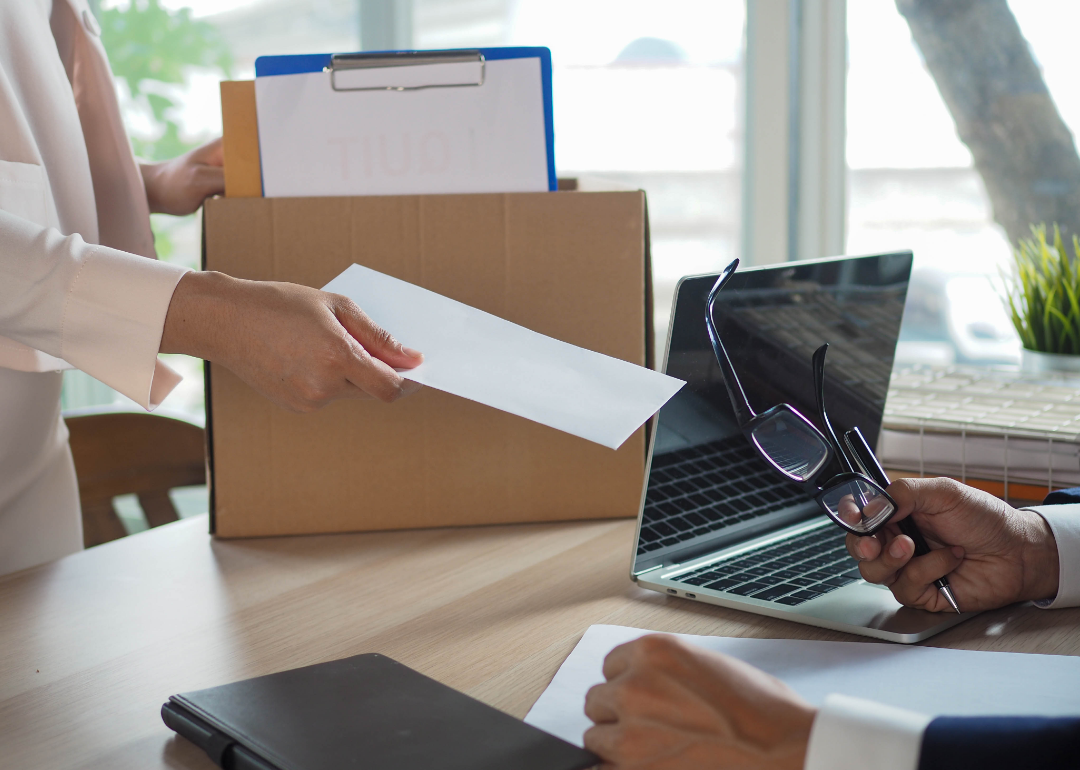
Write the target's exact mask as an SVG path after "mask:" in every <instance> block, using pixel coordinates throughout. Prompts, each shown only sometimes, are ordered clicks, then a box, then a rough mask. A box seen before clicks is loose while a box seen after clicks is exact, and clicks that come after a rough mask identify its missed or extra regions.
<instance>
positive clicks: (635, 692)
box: [585, 635, 816, 770]
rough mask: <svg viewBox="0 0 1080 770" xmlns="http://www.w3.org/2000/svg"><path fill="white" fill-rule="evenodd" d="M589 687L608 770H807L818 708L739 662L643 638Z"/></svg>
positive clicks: (590, 735) (589, 711)
mask: <svg viewBox="0 0 1080 770" xmlns="http://www.w3.org/2000/svg"><path fill="white" fill-rule="evenodd" d="M604 676H605V677H606V678H607V682H606V683H605V684H599V685H596V686H595V687H593V688H592V689H591V690H589V693H588V695H587V696H586V698H585V715H586V716H588V717H589V719H591V720H592V721H593V722H595V723H596V724H595V725H594V726H593V727H591V728H589V730H588V731H587V732H586V733H585V748H587V749H589V750H590V751H592V752H593V753H595V754H597V755H598V756H600V757H601V758H602V759H603V760H604V764H603V765H602V766H601V767H603V768H605V769H606V770H682V769H683V768H714V767H715V768H728V767H731V768H744V769H745V770H750V768H756V769H758V770H780V769H781V768H783V769H784V770H801V769H802V767H803V764H804V762H805V758H806V746H807V743H808V741H809V740H810V727H811V725H813V722H814V716H815V715H816V711H815V710H814V708H813V707H812V706H810V705H809V704H808V703H806V702H805V701H803V700H802V698H800V697H799V696H798V695H796V694H795V693H794V692H793V691H792V690H791V689H790V688H788V686H787V685H785V684H784V683H783V682H781V681H780V680H779V679H776V678H774V677H772V676H769V675H768V674H766V673H764V672H763V671H759V670H758V669H756V668H754V667H753V666H750V665H748V664H746V663H743V662H742V661H739V660H736V659H734V658H730V657H727V656H725V655H720V654H719V653H714V652H709V651H707V650H703V649H700V648H696V647H692V646H690V645H687V644H683V643H682V642H681V641H679V640H678V639H677V638H675V637H673V636H664V635H650V636H644V637H642V638H641V639H637V640H635V641H633V642H630V643H628V644H624V645H621V646H619V647H616V648H615V649H614V650H612V651H611V653H610V654H609V655H608V656H607V659H606V660H605V661H604Z"/></svg>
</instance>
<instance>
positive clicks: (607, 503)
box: [204, 192, 648, 537]
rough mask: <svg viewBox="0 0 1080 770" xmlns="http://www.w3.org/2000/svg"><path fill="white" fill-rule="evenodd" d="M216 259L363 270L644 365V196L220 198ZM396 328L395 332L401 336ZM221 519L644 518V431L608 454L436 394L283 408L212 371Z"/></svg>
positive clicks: (272, 531)
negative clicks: (302, 409)
mask: <svg viewBox="0 0 1080 770" xmlns="http://www.w3.org/2000/svg"><path fill="white" fill-rule="evenodd" d="M204 223H205V225H204V226H205V266H206V268H207V269H210V270H220V271H222V272H225V273H228V274H230V275H233V276H236V277H238V278H248V279H253V280H277V281H292V282H295V283H300V284H304V285H307V286H324V285H326V284H327V283H328V282H329V281H330V280H331V279H332V278H334V277H335V276H337V275H338V274H339V273H341V272H342V271H343V270H345V269H346V268H348V267H349V266H350V265H352V264H353V263H357V264H360V265H364V266H366V267H369V268H371V269H373V270H378V271H379V272H381V273H385V274H387V275H391V276H394V277H395V278H399V279H401V280H403V281H408V282H409V283H413V284H416V285H418V286H422V287H424V288H426V289H429V290H431V291H433V292H436V293H438V294H442V295H444V296H446V297H450V298H451V299H454V300H457V301H459V302H462V303H464V304H466V305H470V306H472V307H475V308H478V309H480V310H483V311H485V312H487V313H491V314H493V315H496V316H499V317H500V318H504V319H506V320H508V321H511V322H512V323H515V324H519V325H521V326H524V327H526V328H528V329H532V330H534V331H536V332H539V333H541V334H544V335H547V336H550V337H554V338H555V339H558V340H562V341H564V342H568V343H570V344H573V345H577V346H579V347H583V348H586V349H588V350H593V351H597V352H599V353H603V354H604V355H607V356H612V357H614V358H619V359H622V360H623V361H628V362H630V363H633V364H638V365H643V364H645V351H646V330H647V328H648V324H647V315H646V308H647V301H646V294H647V283H646V275H647V266H646V263H645V253H646V240H645V233H646V221H645V199H644V194H643V193H641V192H613V193H607V192H604V193H577V192H559V193H514V194H483V195H433V196H384V197H356V198H276V199H274V198H236V199H229V198H226V199H221V198H219V199H213V200H210V201H208V202H207V205H206V209H205V218H204ZM390 331H393V329H391V330H390ZM208 378H209V390H208V396H207V427H208V431H209V442H210V453H209V456H210V470H211V473H210V477H211V512H212V518H211V521H212V526H213V528H214V531H215V532H216V534H218V535H219V536H223V537H253V536H263V535H286V534H303V533H316V532H347V531H363V530H378V529H400V528H413V527H433V526H448V525H466V524H496V523H509V522H525V521H552V520H563V521H565V520H571V519H584V518H613V517H630V516H634V515H636V514H637V511H638V504H639V502H640V499H641V488H642V482H643V475H644V468H645V430H644V428H640V429H638V430H636V431H635V432H634V433H633V435H632V436H631V437H630V438H629V439H628V440H627V441H626V442H625V443H624V444H623V445H622V446H620V447H619V449H618V451H612V450H611V449H608V448H606V447H603V446H600V445H598V444H594V443H591V442H589V441H586V440H584V439H581V438H578V437H575V436H571V435H568V434H566V433H562V432H559V431H557V430H554V429H552V428H550V427H547V426H544V425H539V424H537V423H534V422H530V421H529V420H525V419H522V418H521V417H517V416H514V415H511V414H507V413H504V412H500V411H497V410H495V409H491V408H490V407H488V406H484V405H482V404H478V403H473V402H471V401H468V400H465V399H462V398H458V397H456V396H452V395H448V394H446V393H442V392H440V391H438V390H435V389H433V388H425V389H424V390H422V391H421V392H419V393H417V394H415V395H413V396H410V397H408V398H405V399H402V400H401V401H398V402H397V403H394V404H389V405H387V404H383V403H380V402H376V401H361V400H350V401H339V402H336V403H333V404H331V405H329V406H328V407H326V408H325V409H322V410H320V411H319V412H316V413H313V414H292V413H290V412H286V411H285V410H283V409H280V408H278V407H276V406H274V405H273V404H271V403H270V402H269V401H267V400H266V399H265V398H263V397H262V396H260V395H259V394H257V393H255V392H254V391H253V390H251V389H250V388H248V387H247V386H246V385H244V384H243V383H242V382H240V380H239V379H238V378H237V377H235V376H234V375H233V374H232V373H231V372H229V371H228V370H226V369H223V368H221V367H219V366H212V365H211V366H209V368H208Z"/></svg>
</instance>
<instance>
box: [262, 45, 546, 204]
mask: <svg viewBox="0 0 1080 770" xmlns="http://www.w3.org/2000/svg"><path fill="white" fill-rule="evenodd" d="M473 52H478V53H479V54H481V55H482V56H483V57H484V59H485V60H487V61H498V60H500V59H527V58H538V59H540V80H541V91H542V92H543V96H544V137H545V139H546V142H547V173H548V190H549V191H552V192H554V191H555V190H557V189H558V181H557V179H556V177H555V118H554V114H553V111H552V99H551V50H550V49H548V48H545V47H543V46H530V47H517V48H470V49H450V50H440V51H371V52H367V51H365V52H364V53H363V54H348V55H346V56H355V57H360V56H371V57H386V56H425V55H432V54H436V55H453V54H465V53H473ZM339 56H342V55H341V54H329V53H326V54H321V53H317V54H297V55H292V56H260V57H259V58H257V59H256V60H255V77H257V78H261V77H273V76H274V75H300V74H304V73H308V72H322V71H323V70H329V69H331V68H332V67H333V65H334V61H335V59H336V58H337V57H339Z"/></svg>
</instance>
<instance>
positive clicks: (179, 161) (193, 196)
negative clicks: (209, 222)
mask: <svg viewBox="0 0 1080 770" xmlns="http://www.w3.org/2000/svg"><path fill="white" fill-rule="evenodd" d="M224 166H225V156H224V154H223V153H222V150H221V139H215V140H214V141H212V142H210V143H209V144H204V145H203V146H202V147H197V148H195V149H194V150H192V151H191V152H189V153H187V154H186V155H181V156H180V157H179V158H173V159H172V160H169V161H165V162H164V163H144V164H142V165H140V166H139V170H140V171H142V178H143V184H144V185H145V186H146V202H147V203H149V204H150V211H151V213H154V214H173V215H175V216H178V217H182V216H186V215H187V214H194V213H195V211H196V210H198V208H199V206H201V205H202V202H203V201H204V200H206V199H207V198H209V197H210V196H211V195H219V194H220V193H223V192H224V191H225V169H224Z"/></svg>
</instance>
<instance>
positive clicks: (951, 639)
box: [0, 516, 1080, 770]
mask: <svg viewBox="0 0 1080 770" xmlns="http://www.w3.org/2000/svg"><path fill="white" fill-rule="evenodd" d="M206 530H207V523H206V517H205V516H199V517H195V518H192V519H187V520H184V521H180V522H177V523H175V524H169V525H166V526H164V527H160V528H158V529H154V530H150V531H149V532H145V533H143V534H140V535H136V536H134V537H128V538H124V539H123V540H118V541H115V542H113V543H109V544H107V545H103V546H99V547H97V548H94V549H91V550H89V551H85V552H83V553H79V554H76V555H74V556H70V557H68V558H66V559H62V560H60V561H59V562H56V563H54V564H50V565H46V566H44V567H39V568H37V569H33V570H28V571H26V572H23V573H19V574H17V575H12V576H9V577H7V578H5V579H0V767H3V768H49V769H50V770H60V769H61V768H74V767H79V768H102V769H104V768H109V770H123V769H125V768H138V769H139V770H145V769H146V768H185V769H187V768H190V769H192V770H209V768H212V767H214V765H213V764H212V763H211V762H210V761H209V759H207V757H206V756H205V755H204V754H203V753H202V752H201V751H199V750H198V749H196V748H194V747H193V746H192V745H191V744H189V743H187V742H186V741H184V740H181V739H179V738H177V737H175V736H174V735H173V733H171V732H170V731H169V730H168V729H167V728H166V727H165V726H164V724H162V722H161V718H160V716H159V714H158V709H159V708H160V706H161V704H162V703H163V702H164V701H165V700H166V699H167V698H168V696H169V695H172V694H173V693H177V692H183V691H187V690H196V689H200V688H203V687H211V686H213V685H218V684H224V683H226V682H230V681H234V680H237V679H242V678H245V677H251V676H257V675H259V674H267V673H271V672H274V671H279V670H282V669H287V668H294V667H297V666H304V665H308V664H311V663H318V662H321V661H326V660H332V659H335V658H343V657H346V656H349V655H355V654H358V653H362V652H382V653H385V654H387V655H390V656H392V657H394V658H396V659H398V660H400V661H401V662H403V663H406V664H407V665H409V666H412V667H413V668H416V669H418V670H419V671H422V672H424V673H426V674H428V675H430V676H433V677H434V678H436V679H438V680H440V681H442V682H445V683H446V684H449V685H451V686H452V687H456V688H458V689H460V690H463V691H465V692H467V693H469V694H471V695H473V696H475V697H477V698H480V699H481V700H484V701H486V702H488V703H490V704H492V705H493V706H496V707H498V708H500V709H503V710H504V711H507V712H509V713H511V714H514V715H515V716H519V717H520V716H524V715H525V713H526V712H527V711H528V709H529V707H530V706H531V705H532V703H533V701H534V700H535V699H536V698H537V696H539V694H540V693H541V691H543V689H544V687H546V686H547V684H548V682H549V681H550V679H551V677H552V676H553V675H554V673H555V671H556V669H557V668H558V666H559V664H560V663H561V662H562V660H563V659H564V658H565V657H566V655H567V654H568V653H569V652H570V650H571V649H572V648H573V646H574V644H575V643H576V642H577V640H578V639H579V638H580V636H581V634H582V633H583V632H584V630H585V629H586V628H587V627H588V626H589V625H590V624H592V623H614V624H622V625H632V626H641V627H645V628H652V629H657V630H664V631H681V632H686V633H694V634H721V635H728V636H753V637H771V638H801V639H844V640H859V639H860V637H852V636H848V635H846V634H841V633H837V632H833V631H826V630H823V629H817V628H812V627H809V626H802V625H798V624H795V623H790V622H787V621H781V620H775V619H771V618H765V617H761V616H758V615H751V614H748V613H743V612H738V611H735V610H727V609H722V608H719V607H711V606H709V605H705V604H698V603H695V602H691V601H687V600H685V599H676V598H671V597H666V596H663V595H660V594H656V593H653V592H651V591H645V590H642V589H639V588H638V587H637V586H636V585H634V584H633V583H631V582H630V580H629V579H628V577H627V573H628V564H629V551H630V539H631V538H632V537H633V532H634V523H633V522H632V521H626V520H621V521H607V522H600V523H592V522H586V523H572V524H551V525H528V526H505V527H484V528H477V529H453V530H451V529H446V530H427V531H418V532H385V533H375V534H360V535H338V536H319V537H296V538H280V539H266V540H246V541H214V540H212V539H211V538H210V537H209V536H208V535H207V534H206ZM1077 629H1080V610H1062V611H1054V612H1046V611H1043V610H1038V609H1036V608H1034V607H1030V606H1016V607H1011V608H1006V609H1003V610H999V611H996V612H990V613H986V614H983V615H981V616H978V617H976V618H974V619H972V620H969V621H967V622H966V623H964V624H962V625H960V626H958V627H956V628H953V629H950V630H949V631H946V632H945V633H943V634H941V635H939V636H937V637H934V638H933V639H931V640H930V642H929V643H930V644H933V645H939V646H945V647H962V648H966V649H984V650H1014V651H1023V652H1041V653H1054V654H1068V655H1074V654H1080V634H1078V633H1077Z"/></svg>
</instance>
